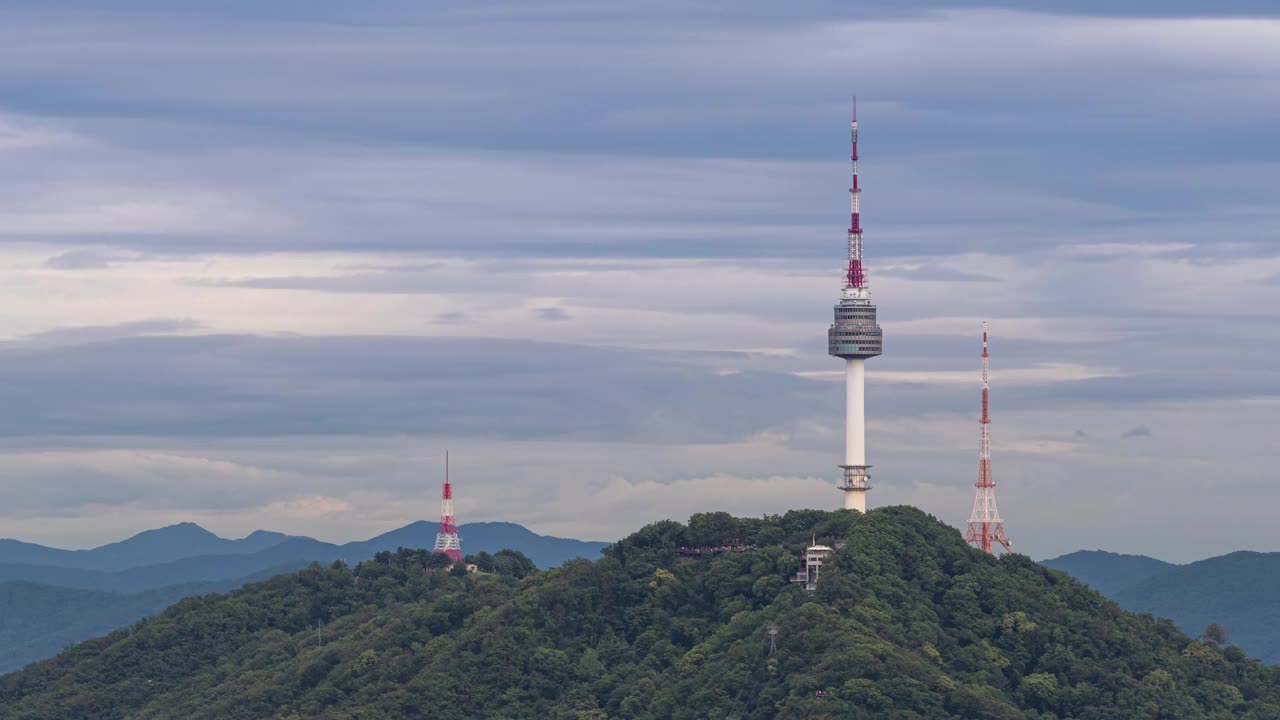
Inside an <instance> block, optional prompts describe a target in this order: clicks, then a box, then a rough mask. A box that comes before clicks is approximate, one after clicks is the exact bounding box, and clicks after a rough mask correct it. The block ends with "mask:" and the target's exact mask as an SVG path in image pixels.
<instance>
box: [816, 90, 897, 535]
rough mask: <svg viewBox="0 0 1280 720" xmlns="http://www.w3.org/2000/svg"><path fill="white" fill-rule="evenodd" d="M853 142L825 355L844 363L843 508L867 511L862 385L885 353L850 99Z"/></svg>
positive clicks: (868, 480) (855, 113) (868, 484)
mask: <svg viewBox="0 0 1280 720" xmlns="http://www.w3.org/2000/svg"><path fill="white" fill-rule="evenodd" d="M850 135H851V138H852V143H853V153H852V155H851V156H850V159H851V160H852V161H853V184H852V187H850V188H849V197H850V205H851V207H850V221H849V233H848V241H849V264H848V267H847V268H846V270H845V277H844V288H843V289H842V290H841V291H840V301H839V302H838V303H837V304H836V306H835V322H834V323H832V325H831V328H830V329H829V330H828V331H827V353H828V354H829V355H834V356H835V357H838V358H844V360H845V456H844V464H843V465H841V466H840V469H841V470H843V471H844V477H843V479H842V480H841V483H840V485H839V487H840V489H841V490H843V491H844V507H845V509H846V510H859V511H862V512H866V509H867V499H866V495H867V490H870V489H871V474H870V469H871V466H870V465H868V464H867V448H866V410H865V391H864V388H865V384H866V360H867V359H868V358H873V357H875V356H877V355H879V354H880V353H881V352H882V351H883V347H884V346H883V337H882V335H883V334H882V332H881V330H880V325H879V324H877V322H876V306H875V304H874V303H872V302H871V288H870V287H869V286H868V283H867V277H866V273H865V272H864V270H863V264H862V213H861V197H860V196H861V193H862V190H861V188H859V187H858V106H857V101H856V99H855V101H854V110H853V120H852V122H851V124H850Z"/></svg>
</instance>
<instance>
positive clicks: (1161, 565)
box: [1042, 550, 1280, 663]
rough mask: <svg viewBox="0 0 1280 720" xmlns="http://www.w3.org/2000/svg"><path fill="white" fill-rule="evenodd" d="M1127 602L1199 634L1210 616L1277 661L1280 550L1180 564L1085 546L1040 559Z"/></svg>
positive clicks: (1256, 651)
mask: <svg viewBox="0 0 1280 720" xmlns="http://www.w3.org/2000/svg"><path fill="white" fill-rule="evenodd" d="M1042 564H1043V565H1046V566H1048V567H1051V568H1054V569H1055V570H1061V571H1063V572H1065V573H1067V574H1068V575H1071V576H1072V577H1075V578H1076V579H1077V580H1080V581H1082V582H1084V583H1085V584H1086V585H1090V586H1092V587H1093V588H1094V589H1096V590H1098V591H1100V592H1101V593H1103V594H1104V595H1106V596H1107V597H1109V598H1111V599H1112V600H1115V601H1116V602H1117V603H1119V604H1120V606H1121V607H1123V608H1124V609H1126V610H1130V611H1133V612H1148V613H1151V614H1153V615H1156V616H1158V617H1167V618H1169V619H1171V620H1173V621H1174V623H1176V624H1177V625H1178V627H1179V628H1181V629H1182V630H1183V631H1184V632H1186V633H1188V634H1190V635H1193V636H1197V635H1199V634H1200V633H1201V632H1203V631H1204V629H1205V627H1207V626H1208V625H1209V623H1218V624H1220V625H1223V626H1224V627H1226V628H1227V630H1228V631H1229V632H1230V634H1231V641H1232V642H1233V643H1235V644H1237V645H1239V646H1240V647H1242V648H1244V649H1245V650H1246V651H1247V652H1248V653H1249V654H1251V655H1253V656H1255V657H1258V658H1261V659H1262V660H1264V661H1266V662H1269V663H1280V553H1261V552H1251V551H1243V550H1242V551H1238V552H1233V553H1229V554H1227V555H1221V556H1218V557H1212V558H1207V559H1205V560H1199V561H1197V562H1193V563H1187V564H1186V565H1176V564H1173V563H1167V562H1164V561H1162V560H1156V559H1155V558H1149V557H1146V556H1143V555H1119V554H1117V553H1109V552H1103V551H1099V550H1088V551H1080V552H1074V553H1070V554H1068V555H1063V556H1062V557H1057V558H1053V559H1051V560H1045V561H1044V562H1043V563H1042Z"/></svg>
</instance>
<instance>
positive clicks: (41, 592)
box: [0, 522, 604, 673]
mask: <svg viewBox="0 0 1280 720" xmlns="http://www.w3.org/2000/svg"><path fill="white" fill-rule="evenodd" d="M436 530H437V526H436V525H435V524H431V523H425V522H415V523H411V524H409V525H406V526H404V527H402V528H398V529H396V530H392V531H391V532H388V533H384V534H382V535H379V536H377V537H375V538H372V539H370V540H364V541H360V542H351V543H347V544H345V545H333V544H330V543H323V542H320V541H319V540H313V539H311V538H306V537H290V536H288V535H283V534H281V533H272V532H266V531H262V530H259V531H257V532H255V533H253V534H252V535H250V536H249V537H247V538H243V539H240V540H225V539H223V538H220V537H218V536H217V535H214V534H213V533H211V532H209V531H207V530H205V529H203V528H201V527H200V526H198V525H194V524H192V523H183V524H181V525H172V526H169V527H166V528H160V529H157V530H148V531H146V532H143V533H139V534H138V535H135V536H133V537H131V538H129V539H128V540H124V541H122V542H118V543H113V544H111V545H104V546H102V547H100V548H95V549H93V550H75V551H72V550H58V549H56V548H48V547H44V546H41V545H32V544H29V543H20V542H17V541H14V540H0V673H5V672H10V671H12V670H17V669H18V668H21V667H23V666H24V665H26V664H28V663H30V662H34V661H36V660H41V659H43V658H47V657H49V656H51V655H53V654H54V653H56V652H58V651H59V650H61V649H62V648H64V647H66V646H67V645H69V644H71V643H75V642H81V641H83V640H87V639H89V638H92V637H96V636H98V635H102V634H104V633H107V632H110V631H112V630H115V629H116V628H119V627H123V626H125V625H129V624H130V623H133V622H136V621H137V620H139V619H140V618H143V617H146V616H148V615H152V614H154V613H157V612H160V611H161V610H163V609H164V608H166V607H168V606H169V605H171V604H173V603H175V602H177V601H178V600H181V599H182V598H186V597H191V596H193V595H202V594H206V593H211V592H226V591H227V590H231V589H233V588H237V587H240V586H241V585H244V584H245V583H247V582H251V581H254V580H259V579H264V578H268V577H271V576H272V575H276V574H279V573H282V572H289V571H293V570H297V569H299V568H302V567H305V566H307V565H308V564H310V563H311V562H321V563H324V564H328V563H331V562H333V561H334V560H339V559H341V560H343V561H344V562H354V561H359V560H364V559H366V558H370V557H373V556H374V555H375V554H376V553H378V552H385V551H388V550H394V549H396V548H397V547H422V546H424V545H425V546H430V545H432V544H433V543H434V542H435V537H436ZM460 531H461V533H462V534H463V541H464V547H465V548H466V549H467V550H468V551H471V552H475V551H479V552H478V554H477V557H479V558H481V559H482V562H484V563H489V562H491V560H492V559H493V558H499V556H501V549H502V548H519V549H520V551H521V552H522V553H523V554H522V555H521V557H522V558H525V561H526V562H527V561H529V560H532V562H534V563H540V564H542V566H543V567H550V566H554V565H559V564H560V563H563V562H564V561H565V560H567V559H569V558H573V557H579V556H582V557H599V555H600V550H601V549H602V548H603V547H604V543H595V542H584V541H581V540H569V539H564V538H556V537H549V536H545V535H537V534H535V533H533V532H531V531H530V530H528V529H526V528H524V527H521V526H519V525H516V524H514V523H503V522H487V523H472V524H468V525H463V526H461V528H460ZM486 550H487V551H499V552H498V553H497V554H494V555H491V554H490V552H486ZM208 552H216V553H218V554H202V553H208ZM526 556H527V557H526ZM503 558H505V559H503ZM503 558H499V561H500V562H508V563H509V562H510V561H511V560H510V557H507V556H503ZM157 560H164V561H165V562H162V563H160V564H146V563H151V562H154V561H157ZM32 562H43V563H46V564H44V565H33V564H25V563H32ZM482 569H484V570H486V571H488V568H487V567H486V568H482ZM531 569H532V568H530V571H531Z"/></svg>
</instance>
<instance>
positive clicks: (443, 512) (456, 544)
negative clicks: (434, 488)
mask: <svg viewBox="0 0 1280 720" xmlns="http://www.w3.org/2000/svg"><path fill="white" fill-rule="evenodd" d="M435 551H436V552H438V553H444V554H445V555H448V556H449V559H450V560H453V561H454V562H461V561H462V538H460V537H458V520H457V518H455V517H454V516H453V485H451V484H449V451H448V450H446V451H445V453H444V492H443V494H442V495H441V497H440V529H439V530H438V531H436V547H435Z"/></svg>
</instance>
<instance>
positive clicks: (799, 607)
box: [0, 507, 1280, 720]
mask: <svg viewBox="0 0 1280 720" xmlns="http://www.w3.org/2000/svg"><path fill="white" fill-rule="evenodd" d="M815 535H816V536H817V539H818V541H819V542H824V543H826V544H829V545H831V544H835V543H836V542H837V541H839V540H846V541H847V545H845V546H844V547H843V548H842V549H841V550H839V551H838V552H837V554H836V555H835V556H834V558H832V559H830V560H829V561H828V564H827V565H826V567H825V569H824V574H823V578H822V581H821V582H820V583H819V586H818V590H817V592H816V593H814V594H813V595H812V596H808V595H805V594H804V593H803V592H802V591H800V590H799V589H798V588H797V587H796V586H794V585H793V584H791V583H789V582H788V579H789V577H790V576H791V575H792V573H794V571H795V570H796V569H797V567H798V565H799V560H798V558H799V553H800V551H801V549H802V548H803V547H804V545H806V544H807V542H808V541H809V539H810V538H811V537H812V536H815ZM733 540H739V541H741V542H742V543H744V544H749V545H755V546H756V547H755V549H751V550H748V551H744V552H726V553H723V554H719V555H703V556H698V557H685V556H682V555H681V554H679V553H677V552H676V550H677V548H679V547H682V546H710V545H721V544H723V543H726V542H730V541H733ZM430 560H431V556H430V555H429V554H427V553H425V552H422V551H401V552H398V553H395V554H391V553H382V554H380V555H379V556H378V557H376V558H375V559H374V560H371V561H368V562H365V563H361V564H360V565H359V566H358V567H356V568H347V567H345V566H342V565H340V564H338V565H336V566H334V567H327V568H326V567H320V566H313V567H311V568H309V569H307V570H304V571H302V572H299V573H296V574H291V575H284V576H280V577H276V578H273V579H271V580H269V581H266V582H263V583H257V584H254V585H250V586H247V587H245V588H243V589H242V590H239V591H237V592H233V593H231V594H229V595H225V596H208V597H203V598H196V599H189V600H185V601H183V602H181V603H179V604H178V605H176V606H174V607H172V608H170V609H169V610H167V611H165V612H164V613H163V614H162V615H160V616H159V617H157V618H154V619H151V620H147V621H143V622H141V623H138V624H137V625H136V626H134V627H133V628H130V629H128V630H122V631H118V632H116V633H113V634H111V635H108V636H106V637H104V638H100V639H98V640H93V641H90V642H86V643H82V644H80V645H77V646H75V647H73V648H70V649H69V650H67V651H65V652H64V653H62V654H61V655H59V656H58V657H56V658H54V659H51V660H48V661H44V662H41V663H38V664H36V665H33V666H31V667H29V668H28V669H26V670H24V671H22V672H20V673H15V674H13V675H9V676H6V677H4V678H0V718H5V719H8V718H50V719H52V718H59V719H61V718H90V717H91V718H100V719H103V720H105V719H108V718H139V719H144V718H150V719H159V718H191V719H192V720H195V719H203V718H208V719H213V718H219V719H234V718H254V719H257V718H288V719H293V718H297V719H301V718H361V719H362V720H379V719H383V718H433V719H439V720H470V719H472V718H475V719H477V720H478V719H480V718H485V719H492V720H499V719H502V718H506V719H508V720H515V719H516V718H529V719H534V718H552V719H557V718H565V719H577V720H584V719H585V720H603V719H605V718H646V719H647V718H653V719H655V720H656V719H657V718H676V719H677V720H693V719H694V718H697V719H700V720H701V719H705V718H724V717H738V718H741V719H742V720H765V719H766V718H768V719H772V718H996V719H1001V718H1008V719H1013V718H1018V719H1019V720H1023V719H1027V718H1031V719H1039V720H1045V719H1048V718H1096V719H1098V720H1107V719H1112V718H1114V719H1116V720H1120V719H1122V718H1123V719H1126V720H1127V719H1129V718H1222V719H1223V720H1225V719H1227V718H1275V717H1278V716H1280V675H1278V674H1277V671H1275V670H1273V669H1271V668H1269V667H1267V666H1264V665H1262V664H1261V663H1260V662H1258V661H1255V660H1250V659H1247V658H1245V657H1244V656H1243V654H1242V653H1241V652H1240V651H1239V650H1236V649H1234V648H1231V647H1228V648H1225V649H1219V648H1216V647H1210V646H1205V645H1201V644H1199V643H1197V642H1194V641H1192V640H1191V639H1190V638H1188V637H1187V636H1185V635H1183V634H1182V633H1181V632H1179V631H1178V630H1177V629H1176V628H1174V626H1173V625H1172V624H1171V623H1169V622H1165V621H1157V620H1155V619H1153V618H1152V617H1150V616H1140V615H1133V614H1130V613H1127V612H1124V611H1122V610H1120V609H1119V607H1118V606H1117V605H1115V604H1114V603H1112V602H1110V601H1108V600H1105V599H1103V598H1102V596H1100V595H1098V594H1097V593H1096V592H1094V591H1093V590H1090V589H1088V588H1086V587H1085V586H1083V585H1081V584H1079V583H1078V582H1076V581H1075V580H1072V579H1070V578H1068V577H1067V576H1066V575H1063V574H1061V573H1059V572H1057V571H1053V570H1049V569H1047V568H1043V567H1041V566H1039V565H1037V564H1036V563H1033V562H1031V561H1030V560H1028V559H1027V558H1025V557H1023V556H1017V555H1014V556H1006V557H1002V558H1000V559H996V558H993V557H989V556H986V555H983V554H981V553H979V552H977V551H975V550H973V549H971V548H969V547H968V546H966V545H965V543H964V542H963V540H962V539H961V537H960V535H959V533H958V532H957V531H956V530H954V529H953V528H950V527H948V526H945V525H942V524H941V523H938V522H937V521H935V520H933V519H932V518H930V517H927V516H926V515H924V514H923V513H921V512H919V511H917V510H914V509H910V508H904V507H895V508H884V509H878V510H873V511H872V512H870V513H869V514H867V515H865V516H864V515H860V514H856V513H847V512H829V513H828V512H818V511H795V512H790V513H787V514H786V515H784V516H781V517H774V518H766V519H735V518H732V517H729V516H728V515H724V514H719V513H714V514H704V515H697V516H694V517H693V518H691V519H690V522H689V524H688V525H687V526H686V525H681V524H678V523H675V522H669V521H667V522H660V523H656V524H654V525H651V526H648V527H646V528H644V529H643V530H641V531H640V532H638V533H636V534H634V535H632V536H630V537H628V538H626V539H624V540H622V541H620V542H618V543H616V544H615V545H613V546H611V547H610V548H609V549H608V550H607V551H606V555H605V558H604V559H602V560H599V561H596V562H594V563H593V562H589V561H585V560H577V561H570V562H568V563H566V564H565V565H564V566H562V567H560V568H557V569H553V570H549V571H543V572H533V573H531V574H528V575H527V576H525V577H523V578H521V577H518V576H519V575H523V574H525V573H526V572H527V571H528V570H529V567H528V565H527V564H526V563H521V562H517V560H518V558H516V557H514V555H512V556H509V557H506V558H504V559H503V561H502V562H492V561H490V562H489V563H487V566H490V565H491V566H492V567H494V569H495V570H498V571H499V572H494V573H492V574H486V575H478V576H477V575H472V576H456V575H453V574H450V573H447V572H442V571H440V570H435V571H433V572H427V571H426V569H425V567H424V566H425V564H426V563H428V562H429V561H430ZM770 628H776V629H777V634H776V637H775V638H774V641H775V642H774V644H775V645H776V647H771V643H770V636H769V634H768V631H769V629H770Z"/></svg>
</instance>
